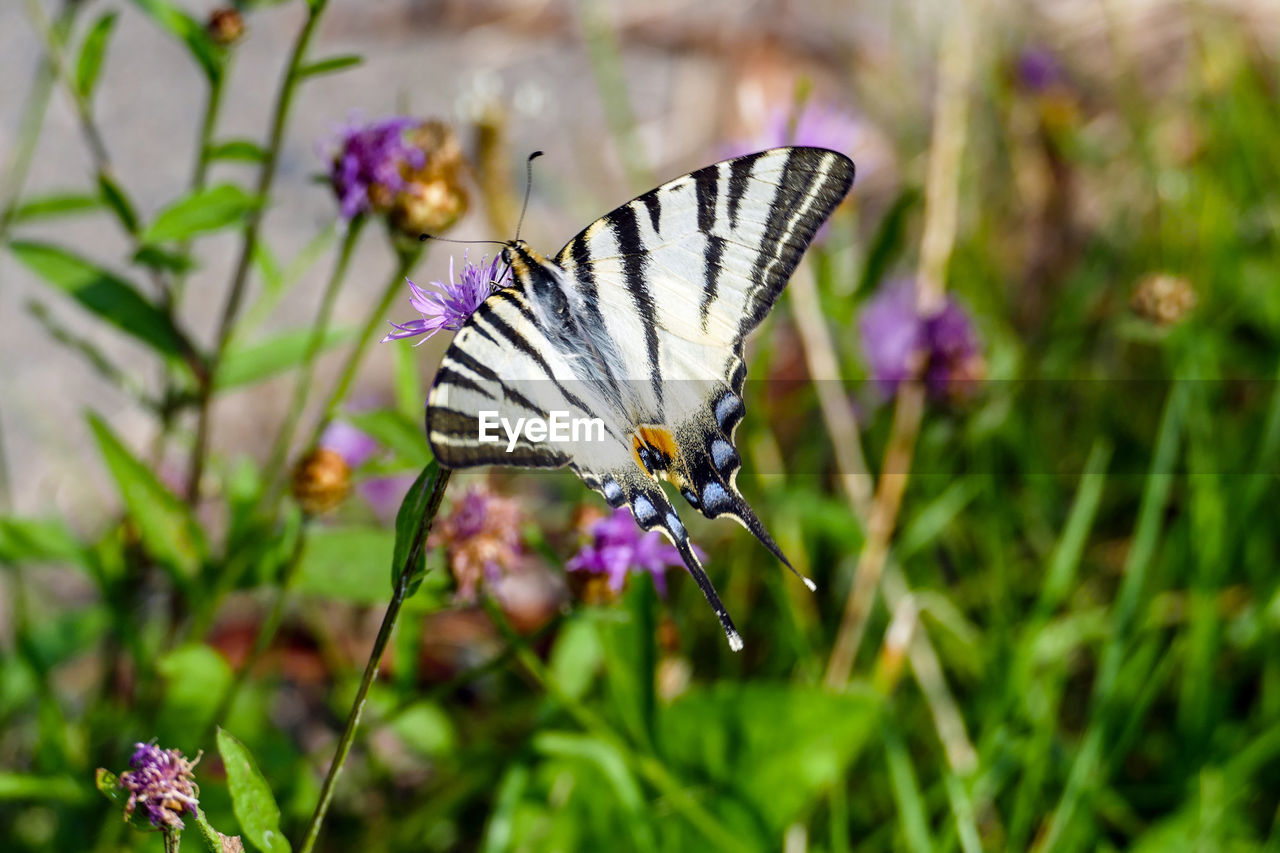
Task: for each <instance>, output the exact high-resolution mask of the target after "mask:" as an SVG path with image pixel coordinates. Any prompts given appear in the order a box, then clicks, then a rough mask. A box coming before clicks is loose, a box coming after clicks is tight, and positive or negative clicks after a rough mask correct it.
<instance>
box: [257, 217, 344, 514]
mask: <svg viewBox="0 0 1280 853" xmlns="http://www.w3.org/2000/svg"><path fill="white" fill-rule="evenodd" d="M364 221H365V220H364V217H363V216H357V217H356V218H355V219H353V220H351V223H350V224H349V226H348V227H347V233H346V235H345V236H344V237H343V240H342V245H341V246H340V247H339V248H338V258H337V260H336V261H335V262H334V265H333V272H332V273H331V274H330V275H329V281H328V283H327V284H326V285H325V289H324V294H323V295H322V296H321V297H320V310H319V311H318V312H317V313H316V320H315V325H314V326H312V329H311V337H310V338H309V339H308V340H307V349H306V352H305V353H304V354H303V357H302V365H301V366H300V368H299V370H298V379H297V381H296V382H295V383H294V386H293V397H292V399H291V400H290V401H289V407H288V409H286V410H285V416H284V421H283V422H282V423H281V424H280V430H279V432H277V433H276V439H275V442H274V443H273V444H272V446H271V453H270V454H269V455H268V456H267V464H266V466H265V467H264V468H263V469H262V470H263V474H262V476H263V481H264V483H265V484H266V489H265V490H264V494H273V495H274V494H275V490H276V488H277V484H278V482H279V480H280V479H281V476H282V470H281V469H282V468H283V467H284V463H285V461H286V459H287V457H288V455H289V446H290V445H291V444H292V443H293V435H294V433H295V432H296V431H297V428H298V420H299V419H300V418H301V417H302V409H303V406H305V405H306V402H307V393H308V391H310V389H311V381H312V379H313V378H314V377H315V368H316V358H317V356H319V355H320V350H321V348H322V347H323V346H324V339H325V336H326V335H327V334H328V332H329V321H330V319H331V318H332V316H333V306H334V303H335V302H336V301H337V296H338V291H340V290H341V289H342V282H343V280H344V279H345V278H346V275H347V268H348V267H349V266H350V264H351V256H352V253H353V250H354V249H355V247H356V243H357V242H358V239H359V236H360V231H361V229H362V227H363V225H364ZM359 346H360V344H359V342H357V348H358V347H359Z"/></svg>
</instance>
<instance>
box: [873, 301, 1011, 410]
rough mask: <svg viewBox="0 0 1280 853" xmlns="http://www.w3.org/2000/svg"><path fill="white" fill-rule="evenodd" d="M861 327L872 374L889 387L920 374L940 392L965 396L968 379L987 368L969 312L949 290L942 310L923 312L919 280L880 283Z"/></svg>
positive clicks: (979, 375)
mask: <svg viewBox="0 0 1280 853" xmlns="http://www.w3.org/2000/svg"><path fill="white" fill-rule="evenodd" d="M858 329H859V331H860V332H861V337H862V349H863V353H864V354H865V356H866V359H867V365H868V367H869V368H870V371H871V375H872V377H874V378H875V380H876V381H877V382H878V383H879V384H880V386H881V388H883V389H884V390H885V392H886V393H893V392H894V391H895V390H897V387H898V383H900V382H902V381H904V380H906V379H909V378H911V377H912V376H917V375H920V376H923V377H924V380H925V384H926V386H927V387H928V389H929V392H930V393H931V394H933V395H935V396H938V397H945V396H953V397H954V396H957V395H959V396H963V394H964V391H965V390H966V388H967V383H968V382H970V381H974V380H978V379H981V378H982V377H983V376H984V375H985V373H986V368H985V362H984V360H983V358H982V351H981V344H980V342H979V341H978V336H977V332H976V330H975V329H974V327H973V321H972V320H971V319H970V318H969V315H968V314H967V313H966V312H965V310H964V309H963V308H961V307H960V305H959V304H958V303H957V302H956V301H955V300H954V299H952V298H951V297H950V296H948V297H947V298H946V301H945V302H944V303H943V306H942V310H940V311H938V312H937V313H935V314H933V315H932V316H929V317H925V316H922V315H921V313H920V310H919V308H918V306H917V304H916V289H915V286H914V280H910V279H908V280H899V281H895V282H889V283H887V284H885V285H884V286H883V287H881V289H880V293H878V294H877V295H876V296H875V297H874V298H873V299H871V300H870V301H869V302H868V303H867V305H866V307H865V308H863V310H862V315H861V317H860V318H859V320H858Z"/></svg>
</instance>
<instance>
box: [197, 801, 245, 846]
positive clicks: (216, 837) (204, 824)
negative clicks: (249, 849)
mask: <svg viewBox="0 0 1280 853" xmlns="http://www.w3.org/2000/svg"><path fill="white" fill-rule="evenodd" d="M196 829H198V830H200V838H201V839H202V840H203V841H204V846H205V849H206V850H208V851H209V853H228V851H229V850H236V849H240V848H236V847H235V846H234V845H230V846H229V845H226V844H224V843H223V840H224V839H226V840H227V841H230V840H231V837H229V836H225V835H223V834H222V833H221V832H218V830H216V829H214V828H213V824H211V823H209V819H208V818H207V817H205V816H204V812H203V811H201V810H200V809H196ZM236 837H237V838H238V837H239V836H236ZM243 846H244V845H243V844H241V845H240V847H241V848H243Z"/></svg>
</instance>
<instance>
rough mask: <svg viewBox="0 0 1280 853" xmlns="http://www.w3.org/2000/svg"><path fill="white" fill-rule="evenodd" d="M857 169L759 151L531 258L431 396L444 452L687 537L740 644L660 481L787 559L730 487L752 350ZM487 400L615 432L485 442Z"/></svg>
mask: <svg viewBox="0 0 1280 853" xmlns="http://www.w3.org/2000/svg"><path fill="white" fill-rule="evenodd" d="M853 173H854V167H853V163H852V162H850V161H849V159H848V158H847V157H844V156H843V155H841V154H837V153H836V152H833V151H827V150H825V149H817V148H778V149H773V150H770V151H763V152H760V153H758V154H752V155H748V156H746V157H740V158H737V159H734V160H727V161H725V162H722V163H717V164H715V165H712V166H708V167H706V168H704V169H699V170H698V171H696V172H692V173H691V174H688V175H685V176H684V177H681V178H678V179H676V180H674V181H671V182H670V183H667V184H663V185H662V186H660V187H658V188H656V189H654V190H651V191H650V192H647V193H645V194H644V195H642V196H639V197H638V198H636V199H634V200H632V201H630V202H628V203H627V204H624V205H623V206H621V207H619V208H618V209H616V210H614V211H612V212H611V213H609V214H607V215H605V216H603V217H601V218H600V219H598V220H596V221H595V222H593V223H591V224H590V225H589V226H587V228H586V229H584V230H583V231H582V233H581V234H579V235H578V236H576V237H574V238H573V239H572V240H570V241H569V242H568V244H566V245H565V247H564V248H563V249H562V250H561V251H560V252H559V253H558V254H557V255H556V256H555V258H554V261H547V260H545V259H541V258H536V257H535V256H533V255H532V253H529V254H528V256H527V262H524V263H518V264H516V265H515V267H514V268H513V269H514V272H515V277H516V284H515V285H514V286H513V287H511V288H507V289H506V290H504V291H502V292H500V293H498V294H495V295H494V296H492V297H490V298H489V299H488V300H487V301H486V302H485V303H484V304H483V305H482V306H481V307H480V309H479V310H477V311H476V313H475V314H474V315H473V316H472V317H471V319H470V320H469V321H468V322H467V323H466V324H465V325H464V326H463V328H462V329H461V330H460V331H459V332H458V335H457V337H456V338H455V339H454V342H453V345H452V346H451V347H450V349H449V351H448V352H447V353H446V354H445V358H444V361H443V363H442V365H441V370H440V373H439V374H438V375H437V378H436V381H435V384H434V385H433V387H432V391H431V395H430V397H429V399H428V406H429V410H428V433H429V437H430V440H431V444H432V447H433V449H435V451H436V453H437V457H438V458H439V459H440V460H441V462H442V463H444V464H445V465H447V466H449V467H466V466H471V465H483V464H506V465H526V466H542V467H556V466H560V465H565V464H568V465H570V466H571V467H572V469H573V470H574V472H575V473H577V474H578V476H580V477H581V478H582V479H583V481H584V482H586V484H587V485H588V486H590V487H591V488H593V489H595V490H597V491H599V492H600V493H601V494H602V495H604V497H605V499H606V500H607V501H608V502H609V504H610V505H612V506H624V505H625V506H628V507H630V509H631V512H632V514H633V516H634V517H635V519H636V522H637V523H638V524H639V525H640V526H641V527H642V528H644V529H645V530H660V531H662V532H663V533H664V534H665V535H666V536H667V538H668V539H670V540H671V541H672V542H673V543H674V544H675V545H676V547H677V548H678V549H679V551H680V553H681V556H682V557H683V558H684V562H685V564H686V566H687V567H688V568H689V571H690V573H691V574H692V575H693V576H694V578H695V580H697V582H698V585H699V587H700V588H701V589H702V591H703V593H704V594H705V595H706V597H707V600H708V601H709V602H710V603H711V605H712V607H713V608H714V609H715V611H716V613H717V615H718V616H719V618H720V621H721V623H722V624H723V625H724V628H725V632H726V635H727V636H728V637H729V641H730V645H732V646H733V647H734V648H735V649H736V648H739V647H740V646H741V640H740V638H739V637H738V635H737V632H736V631H735V630H734V628H733V624H732V621H731V620H730V619H729V616H728V614H727V613H726V612H725V609H724V607H723V606H722V605H721V603H720V601H719V598H718V597H717V596H716V593H715V590H714V588H713V587H712V585H711V582H710V580H709V579H708V578H707V576H706V573H705V572H704V571H703V570H702V566H701V564H700V562H699V561H698V558H697V556H696V554H694V552H693V550H692V547H691V545H690V543H689V541H688V536H687V534H686V532H685V529H684V527H683V525H682V524H681V523H680V519H679V517H678V516H677V515H676V512H675V510H674V508H673V507H672V506H671V504H670V502H669V501H668V500H667V497H666V494H665V492H664V491H663V490H662V487H661V485H660V484H659V482H658V481H659V479H666V480H668V481H669V482H671V483H672V484H674V485H675V486H676V488H677V489H678V490H679V491H680V493H681V494H682V495H683V496H684V498H685V500H686V501H688V503H689V504H690V505H692V506H694V507H695V508H697V509H698V510H699V511H700V512H702V513H703V514H704V515H705V516H707V517H708V518H718V517H723V516H727V517H730V518H733V519H735V520H737V521H739V522H740V523H742V524H743V525H744V526H745V527H747V528H748V529H749V530H751V532H752V533H754V534H755V535H756V537H757V538H759V539H760V541H761V542H763V543H764V544H765V546H766V547H767V548H769V550H770V551H772V552H773V553H774V554H775V555H777V556H778V557H779V558H780V559H782V560H783V562H786V558H785V557H783V555H782V552H781V550H780V549H779V548H778V546H777V545H776V544H775V543H774V541H773V539H772V538H770V536H769V534H768V533H767V532H766V531H765V529H764V527H763V525H762V524H761V523H760V521H759V519H758V518H757V517H756V516H755V514H754V513H753V512H752V510H751V508H750V507H749V506H748V505H747V502H746V501H745V499H744V498H743V497H742V495H741V493H740V492H739V491H738V489H737V485H736V478H737V474H738V471H739V469H740V468H741V461H740V459H739V456H738V452H737V449H736V448H735V446H734V441H733V439H734V432H735V430H736V428H737V426H738V424H739V423H740V422H741V420H742V417H743V414H744V412H745V404H744V402H743V400H742V389H743V383H744V381H745V378H746V368H745V365H744V364H743V361H742V344H743V339H744V337H745V336H746V335H747V334H748V333H749V332H751V330H753V329H754V328H755V327H756V326H758V325H759V324H760V322H761V321H762V320H763V319H764V317H765V315H766V314H767V313H768V311H769V309H770V308H771V307H772V306H773V304H774V302H775V301H776V300H777V297H778V294H779V293H780V292H781V291H782V288H783V287H784V286H785V285H786V282H787V280H788V279H789V278H790V276H791V273H792V272H793V271H794V270H795V267H796V264H797V263H799V260H800V257H801V256H802V254H803V253H804V250H805V248H806V247H807V246H808V245H809V242H810V241H811V240H812V239H813V236H814V234H815V233H816V232H817V229H818V228H819V227H820V226H821V225H822V223H823V222H825V221H826V219H827V217H828V216H830V214H831V212H832V210H834V208H835V206H836V205H837V204H839V203H840V201H841V199H843V198H844V196H845V194H846V193H847V192H848V190H849V187H850V186H851V185H852V183H853ZM518 245H522V244H511V248H515V247H517V246H518ZM481 410H497V411H498V412H500V413H501V415H502V416H503V417H506V418H509V419H511V420H512V421H514V420H515V419H516V418H518V417H527V416H530V415H533V416H545V415H546V413H547V412H550V411H553V410H561V411H565V410H567V411H570V412H573V413H575V414H580V415H582V416H584V417H598V418H601V419H602V420H603V421H604V422H605V424H606V425H607V428H608V434H607V436H606V437H605V439H604V440H602V441H597V442H590V443H582V444H572V445H567V446H566V445H559V446H554V445H547V444H538V443H533V442H528V441H523V442H517V444H516V446H515V447H514V448H513V451H512V452H511V453H507V452H506V445H505V444H501V445H495V444H492V443H489V444H482V443H480V442H479V441H478V440H477V430H478V427H479V420H478V413H479V412H480V411H481ZM789 565H790V564H789V563H788V566H789Z"/></svg>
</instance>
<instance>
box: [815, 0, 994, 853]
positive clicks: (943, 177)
mask: <svg viewBox="0 0 1280 853" xmlns="http://www.w3.org/2000/svg"><path fill="white" fill-rule="evenodd" d="M977 6H978V4H976V3H974V4H962V5H961V6H960V8H959V9H958V10H957V14H956V17H957V22H956V26H954V27H953V28H952V29H950V30H949V31H948V34H947V35H946V36H945V41H944V42H943V45H942V47H941V55H940V60H941V69H940V74H939V77H940V84H939V88H938V93H937V98H936V100H935V104H934V117H935V125H934V128H935V130H934V138H933V143H932V145H931V149H930V159H929V172H928V189H927V194H926V209H925V231H924V235H923V237H922V246H921V260H920V278H919V279H918V289H917V298H918V300H919V302H918V307H919V308H920V309H921V311H922V313H928V312H931V311H937V310H940V308H941V307H942V306H943V303H944V299H945V292H944V289H943V288H944V286H945V281H946V278H945V276H946V268H947V262H948V260H949V259H950V254H951V248H952V246H953V244H954V241H955V227H956V215H957V214H956V209H957V205H958V194H959V174H960V164H961V159H962V154H963V151H964V145H965V136H966V133H967V121H968V89H969V85H970V80H971V79H972V71H973V47H974V45H973V29H972V27H973V22H972V20H971V19H970V16H976V15H977V13H978V9H977ZM925 367H926V365H924V364H918V365H916V369H917V370H918V371H920V372H921V374H922V372H923V370H924V368H925ZM921 374H917V375H916V376H915V377H914V378H913V379H912V380H911V381H907V382H904V383H902V384H901V385H900V386H899V387H898V389H897V395H896V402H895V409H894V418H893V425H892V428H891V434H890V439H889V445H888V447H887V449H886V451H885V460H884V464H883V467H882V472H881V475H880V481H879V483H878V485H877V489H876V492H875V495H874V498H873V500H872V503H871V506H870V511H869V514H868V515H866V516H863V522H864V529H865V530H866V532H867V539H866V542H865V544H864V546H863V550H862V553H861V555H860V557H859V561H858V566H857V569H856V572H855V575H854V583H853V586H852V588H851V589H850V592H849V596H848V599H847V600H846V602H845V612H844V617H843V619H842V621H841V625H840V628H839V630H838V632H837V635H836V640H835V643H834V645H833V648H832V653H831V658H830V659H829V661H828V665H827V672H826V677H825V683H826V684H827V686H828V688H830V689H837V690H838V689H843V688H844V686H845V685H846V684H847V683H848V680H849V676H850V674H851V672H852V668H853V661H854V659H855V658H856V656H857V651H858V646H859V645H860V642H861V638H862V636H863V634H864V633H865V630H866V620H867V617H868V615H869V613H870V609H871V602H872V600H873V598H874V595H875V591H876V589H877V588H882V590H883V594H884V596H885V600H886V603H887V605H888V607H889V609H890V611H891V612H899V611H900V610H905V609H906V603H907V602H908V601H909V600H910V599H909V597H910V596H911V590H910V587H909V586H908V584H907V581H906V579H905V577H903V575H902V573H901V571H900V569H899V568H898V567H897V566H896V565H894V564H893V563H892V562H891V561H890V560H889V554H888V552H889V540H890V537H891V536H892V534H893V530H894V527H895V523H896V519H897V514H898V509H899V507H900V506H901V503H902V495H903V492H904V491H905V489H906V484H907V480H908V477H909V474H910V464H911V458H912V455H913V453H914V449H915V441H916V437H917V436H918V434H919V429H920V424H921V420H922V418H923V414H924V404H925V394H926V389H925V384H924V382H923V381H922V375H921ZM824 413H825V411H824ZM839 461H840V460H839V458H837V463H839ZM842 473H843V476H842V477H841V478H840V480H841V483H842V485H843V486H844V488H845V491H846V495H847V497H848V499H849V502H850V505H851V506H852V507H853V508H854V511H855V513H859V514H861V513H860V508H861V507H865V495H864V494H861V493H859V490H858V488H857V482H856V480H855V479H854V477H853V476H850V472H848V471H847V470H843V469H842ZM886 566H887V569H886ZM882 575H883V577H884V583H883V584H882V583H881V578H882ZM910 612H911V614H912V616H911V619H912V620H913V621H914V620H916V619H918V615H917V614H916V613H915V611H914V609H913V610H911V611H910ZM900 628H902V630H904V631H905V630H907V628H906V627H904V626H900ZM909 634H910V640H909V641H908V644H907V654H908V659H909V661H910V663H911V668H912V672H913V673H914V675H915V678H916V681H917V683H918V684H919V686H920V689H921V692H922V694H923V695H924V697H925V701H926V703H927V704H928V707H929V709H930V712H931V714H932V716H933V720H934V726H935V729H936V731H937V732H938V737H939V740H940V741H941V743H942V745H943V750H944V752H945V754H946V758H947V762H948V764H949V766H950V769H951V771H952V772H953V773H955V774H957V775H959V776H961V777H962V778H967V777H968V776H969V775H970V774H971V773H972V771H973V769H974V767H976V764H977V753H976V751H975V750H974V748H973V745H972V742H971V741H970V739H969V736H968V733H967V731H966V729H965V725H964V721H963V719H962V718H961V716H960V713H959V709H958V707H957V706H956V702H955V699H954V697H952V695H951V691H950V689H949V688H948V686H947V683H946V679H945V677H944V676H943V673H942V667H941V664H940V662H939V660H938V657H937V653H936V652H935V651H934V649H933V646H932V644H931V643H930V641H929V638H928V635H927V634H926V633H925V632H924V631H923V630H911V631H910V632H909ZM953 787H956V788H958V789H960V790H961V792H962V791H963V789H962V786H953ZM952 811H953V814H954V816H955V819H956V821H957V824H958V825H961V824H962V825H963V832H962V836H963V837H965V838H974V837H977V830H976V826H974V817H973V816H974V814H975V813H976V812H977V811H981V812H982V813H984V814H987V815H989V817H990V819H991V820H993V821H995V822H997V823H998V822H999V816H998V815H997V814H996V813H995V807H994V804H993V803H991V802H990V800H989V799H984V801H983V802H981V803H980V804H978V808H977V809H975V808H974V804H972V803H970V802H969V801H968V800H967V798H965V797H963V796H961V797H958V798H957V797H953V798H952Z"/></svg>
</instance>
